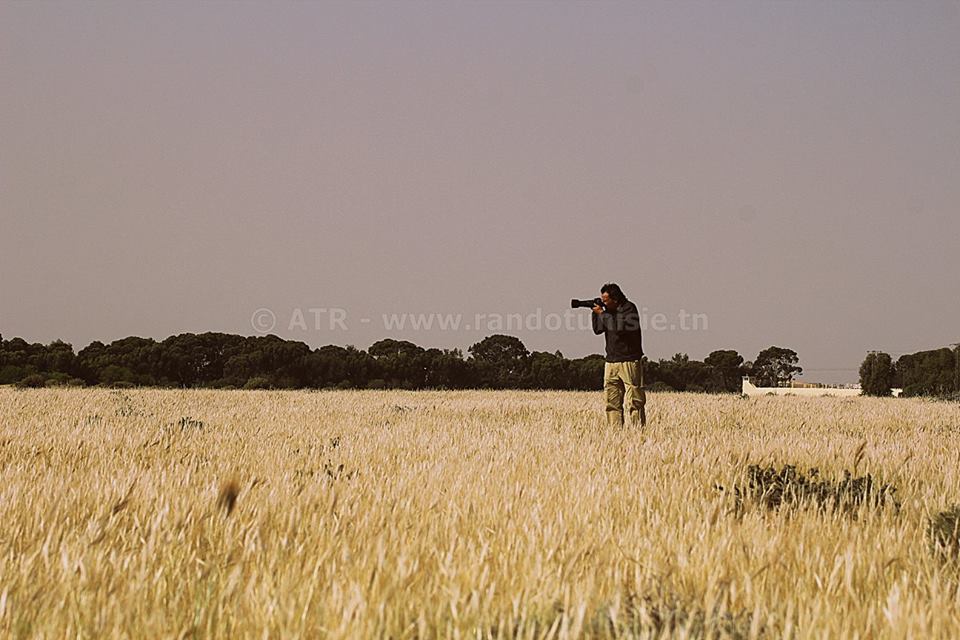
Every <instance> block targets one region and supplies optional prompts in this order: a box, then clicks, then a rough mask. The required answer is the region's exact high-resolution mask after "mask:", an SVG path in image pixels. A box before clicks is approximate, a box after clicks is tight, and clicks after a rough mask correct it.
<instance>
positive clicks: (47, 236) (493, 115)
mask: <svg viewBox="0 0 960 640" xmlns="http://www.w3.org/2000/svg"><path fill="white" fill-rule="evenodd" d="M0 144H2V154H0V332H2V334H3V335H4V337H5V338H10V337H13V336H21V337H23V338H25V339H27V340H29V341H39V342H44V343H46V342H49V341H51V340H53V339H55V338H62V339H64V340H66V341H68V342H71V343H72V344H73V345H74V347H75V348H76V349H77V350H79V349H80V348H82V347H83V346H85V345H86V344H88V343H89V342H90V341H92V340H102V341H104V342H108V341H110V340H114V339H117V338H121V337H125V336H129V335H139V336H148V337H154V338H157V339H162V338H165V337H167V336H169V335H172V334H176V333H181V332H187V331H191V332H202V331H226V332H231V333H241V334H245V335H256V334H257V333H258V329H259V330H264V329H265V327H267V326H269V323H268V322H266V321H264V319H263V313H262V312H261V315H260V316H259V317H254V315H255V313H256V312H257V310H258V309H269V310H270V312H271V313H272V314H273V318H275V319H276V324H275V327H274V329H273V332H274V333H276V334H277V335H280V336H282V337H285V338H293V339H298V340H303V341H304V342H307V343H308V344H310V345H311V346H320V345H323V344H341V345H343V344H353V345H356V346H357V347H360V348H367V347H368V346H369V345H370V344H371V343H372V342H374V341H375V340H378V339H380V338H384V337H395V338H403V339H409V340H412V341H413V342H416V343H417V344H420V345H422V346H425V347H431V346H434V347H445V348H449V347H462V348H465V347H467V346H469V345H470V344H472V343H474V342H476V341H477V340H478V339H480V338H482V337H484V336H486V335H489V334H491V333H496V332H497V331H495V330H488V329H489V327H491V326H493V325H486V324H485V325H482V326H481V327H479V328H477V327H473V326H471V329H470V330H467V329H466V328H465V325H467V324H471V325H472V324H474V321H475V315H474V314H476V313H484V314H488V315H490V314H509V313H522V314H524V315H526V314H530V313H536V312H537V310H538V309H539V310H540V314H541V317H542V318H543V319H545V318H546V317H547V316H548V315H549V314H563V313H565V312H566V311H567V307H568V306H569V300H570V298H571V297H592V296H594V295H597V294H598V288H599V286H600V285H601V284H602V283H603V282H606V281H611V280H612V281H616V282H619V283H620V284H621V286H622V287H623V289H624V291H625V292H626V293H627V295H628V296H629V297H630V298H631V299H633V300H634V301H635V302H637V304H638V306H640V307H641V310H643V311H644V312H645V315H647V316H648V317H650V319H652V316H653V315H654V314H657V313H661V314H663V318H664V319H665V320H662V322H664V323H665V324H666V326H665V327H661V330H654V329H653V328H652V327H650V326H648V329H647V331H646V333H645V334H644V347H645V350H646V352H647V354H648V355H649V356H650V357H651V358H661V357H663V358H668V357H670V356H671V355H673V354H674V353H676V352H686V353H689V354H690V356H691V357H693V358H703V357H704V356H705V355H707V353H709V352H710V351H711V350H713V349H720V348H732V349H737V350H738V351H740V352H741V353H742V354H744V355H745V356H746V357H747V358H748V359H752V358H753V357H754V356H755V355H756V354H757V352H758V351H759V350H760V349H762V348H764V347H767V346H770V345H773V344H776V345H780V346H787V347H791V348H793V349H795V350H796V351H797V352H798V353H799V355H800V358H801V364H802V365H804V366H805V368H806V369H807V371H808V373H807V375H806V376H805V378H806V379H814V380H818V379H820V380H853V379H855V378H856V371H855V369H856V367H857V366H858V364H859V362H860V361H861V360H862V358H863V356H864V354H865V352H866V351H867V350H868V349H882V350H886V351H888V352H891V353H893V355H894V356H897V355H899V354H900V353H903V352H910V351H915V350H920V349H925V348H933V347H939V346H944V345H946V344H948V343H950V342H955V341H958V340H960V295H958V273H960V215H958V214H960V3H958V2H931V3H918V2H902V3H896V2H883V3H879V2H876V3H874V2H869V3H868V2H858V3H846V4H842V3H826V2H816V3H809V2H803V3H800V2H797V3H786V2H771V3H733V2H722V3H702V4H701V3H689V4H686V3H648V4H645V3H622V4H619V3H596V2H591V3H582V4H572V3H567V4H553V3H536V2H516V3H507V2H497V3H482V4H481V3H475V4H462V3H445V2H444V3H441V2H430V3H411V2H396V3H394V2H391V3H377V4H359V3H344V4H334V3H319V2H318V3H291V4H284V3H278V2H272V3H268V2H262V3H233V2H231V3H226V2H224V3H213V2H208V3H199V2H197V3H188V2H178V3H149V4H148V3H143V2H136V3H129V2H116V3H92V2H62V3H25V2H24V3H13V2H4V3H2V4H0ZM317 308H326V309H331V308H335V309H342V310H343V311H342V312H335V313H343V314H345V319H344V322H343V323H342V325H337V326H335V327H334V328H333V329H331V328H330V325H329V322H328V320H329V318H328V316H329V313H321V312H310V311H309V310H310V309H317ZM298 309H299V310H301V313H302V314H303V316H302V322H300V321H299V320H300V318H298V316H297V315H296V314H297V310H298ZM681 311H686V312H688V313H691V314H693V313H696V314H705V316H706V318H707V326H706V328H704V327H703V326H702V321H701V326H699V328H697V329H696V330H694V329H693V328H692V323H691V321H690V320H689V319H688V321H687V322H688V323H691V324H688V327H691V328H689V329H688V330H681V329H680V328H679V324H680V320H679V314H680V312H681ZM384 313H387V314H391V313H412V314H418V313H425V314H430V313H441V314H451V313H452V314H458V313H459V314H463V318H462V323H461V328H460V329H459V330H440V329H437V328H436V327H435V328H434V329H433V330H423V329H421V330H410V329H408V330H406V331H397V330H390V329H387V328H386V327H385V326H384V323H383V321H382V314H384ZM580 313H582V314H588V313H589V312H588V311H585V310H582V311H580ZM315 319H319V320H320V325H321V326H320V328H319V329H318V328H317V326H316V324H315ZM291 320H292V321H293V322H292V323H291ZM505 322H506V321H505V320H504V324H505ZM256 323H260V324H259V325H257V326H254V325H255V324H256ZM531 323H532V324H531ZM525 324H526V325H527V326H526V328H524V329H522V330H519V331H517V330H512V331H507V330H506V329H505V328H504V330H502V331H499V332H501V333H510V334H513V335H517V336H519V337H520V338H521V339H522V340H523V341H524V343H525V344H526V345H527V347H528V348H530V349H531V350H543V351H555V350H558V349H559V350H561V351H562V352H563V353H564V355H567V356H570V357H577V356H582V355H586V354H588V353H598V352H601V351H602V346H603V345H602V338H599V337H597V336H594V335H593V333H592V332H591V331H590V330H589V329H571V330H567V329H564V328H561V329H560V330H549V329H547V328H546V327H543V326H541V328H540V329H539V330H538V329H536V326H535V321H533V320H529V319H528V320H527V322H525ZM670 324H673V325H674V328H673V330H671V329H670V326H669V325H670ZM344 326H345V327H346V329H344V328H343V327H344Z"/></svg>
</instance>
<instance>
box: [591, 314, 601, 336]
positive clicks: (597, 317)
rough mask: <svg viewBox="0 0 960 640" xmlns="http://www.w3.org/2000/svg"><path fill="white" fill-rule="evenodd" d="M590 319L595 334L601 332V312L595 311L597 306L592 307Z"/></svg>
mask: <svg viewBox="0 0 960 640" xmlns="http://www.w3.org/2000/svg"><path fill="white" fill-rule="evenodd" d="M591 316H592V317H591V320H592V321H593V332H594V333H595V334H596V335H600V334H601V333H603V312H602V311H601V312H600V313H597V308H596V307H594V308H593V313H592V314H591Z"/></svg>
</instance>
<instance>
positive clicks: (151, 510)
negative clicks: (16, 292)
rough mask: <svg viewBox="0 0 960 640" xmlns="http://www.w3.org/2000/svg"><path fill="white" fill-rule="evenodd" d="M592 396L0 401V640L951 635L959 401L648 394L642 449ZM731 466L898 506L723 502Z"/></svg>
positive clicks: (192, 395)
mask: <svg viewBox="0 0 960 640" xmlns="http://www.w3.org/2000/svg"><path fill="white" fill-rule="evenodd" d="M601 403H602V398H601V394H599V393H563V392H540V393H536V392H397V391H344V392H313V393H311V392H271V391H251V392H244V391H204V390H196V391H164V390H135V391H123V392H118V391H108V390H84V389H63V390H61V389H38V390H22V391H19V390H14V389H9V388H5V389H0V416H2V422H0V470H2V471H0V474H2V477H0V522H2V523H3V524H2V528H0V634H2V635H4V636H11V635H12V636H17V637H20V636H22V637H26V636H41V637H50V638H58V637H66V636H70V637H86V638H93V637H150V638H162V637H169V638H180V637H215V638H236V637H265V636H269V637H278V638H279V637H285V638H286V637H330V638H357V637H392V638H428V637H443V638H446V637H463V638H467V637H469V638H477V637H523V638H540V637H555V638H572V637H605V636H610V637H704V636H707V637H712V636H714V635H717V636H722V637H757V636H761V637H797V638H806V637H854V636H857V635H858V636H859V637H907V636H912V637H950V636H953V637H956V636H957V635H960V591H958V585H960V578H958V571H957V568H956V566H955V563H950V562H946V561H944V560H943V558H942V557H940V556H938V555H937V554H934V553H931V545H930V541H929V540H928V531H929V530H930V519H931V518H932V517H933V516H935V514H937V513H938V512H941V511H943V510H945V509H947V508H948V507H950V506H951V505H952V504H954V503H960V476H958V465H957V462H958V459H960V458H958V453H957V452H958V451H960V406H958V405H957V404H949V403H937V402H924V401H921V400H906V399H904V400H898V399H867V398H863V399H859V398H858V399H826V398H823V399H804V398H774V397H766V398H755V399H740V398H735V397H720V396H706V395H679V394H650V404H649V417H650V427H649V428H648V430H647V432H646V433H638V432H636V431H634V430H631V429H629V428H628V429H624V430H615V431H612V430H610V429H607V428H606V427H605V426H604V425H603V416H602V414H601ZM864 441H865V442H866V445H865V446H861V445H862V444H863V443H864ZM752 464H753V465H763V466H764V467H765V468H766V467H776V468H782V467H783V466H784V465H795V466H796V468H797V469H800V470H805V469H809V468H811V467H816V468H817V469H818V470H819V475H817V476H816V477H817V478H824V479H828V480H829V479H838V480H839V479H842V478H843V477H844V471H854V467H855V466H856V467H857V473H859V474H869V475H870V476H872V477H873V478H875V479H876V481H877V482H883V483H889V484H890V485H892V486H894V487H896V496H897V500H898V502H899V503H900V505H899V508H898V509H895V508H892V507H890V506H886V505H877V504H875V503H873V502H863V503H861V504H859V506H857V507H856V508H855V509H854V510H853V511H852V512H851V510H850V509H844V510H838V509H817V508H807V507H806V506H805V504H804V502H803V501H798V502H796V503H791V504H790V505H789V506H788V507H784V506H778V507H777V508H765V507H764V505H763V504H759V503H758V504H757V505H755V507H753V508H751V507H750V504H749V503H748V504H747V505H746V506H745V507H744V506H743V505H741V508H739V509H737V508H735V504H734V502H735V501H734V498H733V496H731V494H730V491H729V490H727V491H722V490H718V488H717V486H718V485H720V486H723V487H734V486H738V484H740V485H743V483H744V482H745V478H746V474H747V469H748V467H749V465H752ZM759 502H761V503H762V500H760V501H759Z"/></svg>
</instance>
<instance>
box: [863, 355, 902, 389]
mask: <svg viewBox="0 0 960 640" xmlns="http://www.w3.org/2000/svg"><path fill="white" fill-rule="evenodd" d="M893 375H894V372H893V361H892V360H891V359H890V354H887V353H882V352H879V351H874V352H872V353H868V354H867V357H866V358H864V359H863V362H862V363H861V364H860V389H861V390H862V392H863V395H865V396H880V397H884V396H889V395H890V394H891V392H892V387H893Z"/></svg>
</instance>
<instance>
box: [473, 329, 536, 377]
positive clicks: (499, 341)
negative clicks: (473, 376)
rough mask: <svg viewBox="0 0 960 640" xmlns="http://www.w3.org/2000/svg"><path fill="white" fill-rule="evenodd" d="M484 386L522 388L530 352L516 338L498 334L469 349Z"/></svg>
mask: <svg viewBox="0 0 960 640" xmlns="http://www.w3.org/2000/svg"><path fill="white" fill-rule="evenodd" d="M468 351H469V353H470V355H471V356H472V357H473V360H474V362H475V363H476V365H477V367H478V373H479V375H480V381H481V384H483V385H484V386H491V387H498V388H506V389H512V388H517V387H519V386H521V384H522V383H523V381H524V377H525V374H526V372H527V365H528V360H529V358H530V352H529V351H527V348H526V347H525V346H523V342H521V341H520V339H519V338H516V337H514V336H505V335H502V334H496V335H492V336H489V337H486V338H484V339H483V340H481V341H480V342H478V343H476V344H474V345H473V346H471V347H470V349H468Z"/></svg>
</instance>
